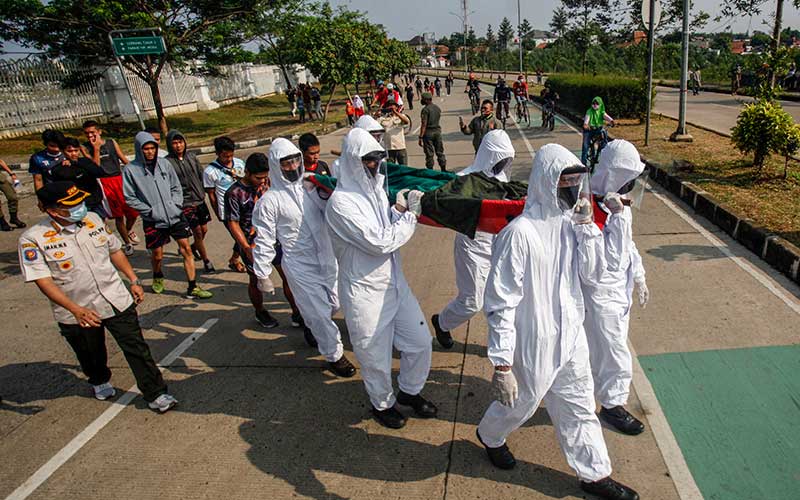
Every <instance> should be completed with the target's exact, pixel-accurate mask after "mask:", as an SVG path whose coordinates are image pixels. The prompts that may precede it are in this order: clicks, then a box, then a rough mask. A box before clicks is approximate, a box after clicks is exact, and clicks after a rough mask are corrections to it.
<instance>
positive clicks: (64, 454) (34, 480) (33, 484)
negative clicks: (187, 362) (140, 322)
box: [6, 318, 219, 500]
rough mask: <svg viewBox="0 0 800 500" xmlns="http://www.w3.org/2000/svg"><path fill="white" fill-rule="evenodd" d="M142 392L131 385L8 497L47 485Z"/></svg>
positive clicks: (165, 362)
mask: <svg viewBox="0 0 800 500" xmlns="http://www.w3.org/2000/svg"><path fill="white" fill-rule="evenodd" d="M217 321H219V319H218V318H210V319H208V320H207V321H206V322H205V323H203V325H202V326H200V328H198V329H197V330H195V331H194V332H193V333H192V334H191V335H189V336H188V337H187V338H185V339H184V340H183V342H181V343H180V344H179V345H178V346H177V347H176V348H175V349H173V350H172V351H171V352H170V353H169V354H167V355H166V356H164V358H163V359H162V360H161V361H160V362H159V363H158V364H159V366H162V367H165V366H169V365H170V364H172V363H173V362H174V361H175V360H176V359H178V358H179V357H180V356H181V355H182V354H183V353H184V352H186V350H187V349H189V347H191V346H192V345H193V344H194V343H195V342H197V340H198V339H199V338H200V337H202V336H203V335H204V334H205V333H206V332H208V330H210V329H211V327H212V326H214V325H215V324H216V323H217ZM139 394H140V392H139V389H138V388H137V387H136V385H134V386H132V387H131V388H130V389H128V390H127V392H125V394H123V395H122V396H120V398H119V399H118V400H116V401H114V402H113V403H111V406H110V407H109V408H108V409H106V411H104V412H103V413H101V414H100V416H99V417H97V418H96V419H95V420H94V421H93V422H92V423H90V424H89V425H88V426H86V428H85V429H83V430H82V431H81V432H80V433H79V434H78V435H77V436H75V437H74V438H73V439H72V441H70V442H69V443H67V445H66V446H64V447H63V448H61V450H59V451H58V453H56V454H55V455H54V456H53V457H52V458H51V459H50V460H48V461H47V462H46V463H45V464H44V465H42V466H41V467H40V468H39V470H37V471H36V472H34V473H33V475H32V476H31V477H29V478H28V479H27V480H26V481H25V482H24V483H22V484H21V485H20V486H19V487H18V488H17V489H16V490H14V491H13V492H12V493H11V494H10V495H8V496H7V497H6V500H23V499H25V498H28V496H30V495H31V493H33V492H34V491H36V489H37V488H39V486H41V485H42V484H44V482H45V481H47V480H48V479H49V478H50V476H52V475H53V474H54V473H55V472H56V471H57V470H58V469H60V468H61V466H62V465H64V464H65V463H67V461H68V460H69V459H70V458H72V457H73V456H74V455H75V454H76V453H77V452H78V451H80V449H81V448H83V446H84V445H85V444H86V443H88V442H89V441H91V440H92V438H93V437H95V436H96V435H97V434H98V433H99V432H100V431H101V430H103V428H104V427H105V426H106V425H108V423H109V422H111V421H112V420H113V419H114V417H116V416H117V415H119V414H120V412H122V410H124V409H125V408H126V407H127V406H128V405H129V404H130V403H131V401H133V400H134V399H135V398H136V396H138V395H139Z"/></svg>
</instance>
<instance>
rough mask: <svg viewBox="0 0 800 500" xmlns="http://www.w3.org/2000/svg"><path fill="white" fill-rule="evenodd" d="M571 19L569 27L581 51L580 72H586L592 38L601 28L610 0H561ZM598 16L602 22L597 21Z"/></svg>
mask: <svg viewBox="0 0 800 500" xmlns="http://www.w3.org/2000/svg"><path fill="white" fill-rule="evenodd" d="M561 3H562V4H563V6H564V8H565V9H566V11H567V17H568V18H569V19H572V22H571V23H570V26H569V29H570V31H571V32H572V33H573V35H574V39H575V44H576V46H577V48H578V50H579V51H580V53H581V73H586V58H587V55H588V51H589V47H590V45H591V44H592V40H593V39H594V38H595V37H596V36H598V35H599V34H600V33H601V31H602V30H603V27H604V26H608V24H606V23H605V17H606V16H607V14H608V11H609V7H610V0H561ZM598 17H600V18H601V19H602V20H603V21H604V22H603V23H601V22H599V21H598Z"/></svg>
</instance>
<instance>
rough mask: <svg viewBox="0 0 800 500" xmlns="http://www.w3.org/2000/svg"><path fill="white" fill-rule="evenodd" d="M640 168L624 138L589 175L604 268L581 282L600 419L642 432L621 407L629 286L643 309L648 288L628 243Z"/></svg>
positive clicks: (625, 387) (629, 373)
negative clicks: (597, 277)
mask: <svg viewBox="0 0 800 500" xmlns="http://www.w3.org/2000/svg"><path fill="white" fill-rule="evenodd" d="M643 171H644V164H643V163H642V162H641V160H640V159H639V152H638V151H636V147H635V146H634V145H633V144H631V143H630V142H628V141H624V140H619V139H618V140H615V141H611V142H609V143H608V145H607V146H606V147H605V148H603V151H602V152H601V153H600V158H599V160H598V163H597V166H596V167H595V170H594V174H593V175H592V180H591V187H592V193H593V194H594V196H595V200H597V205H596V207H597V209H598V210H602V211H603V213H602V214H599V215H605V216H606V220H605V225H604V227H603V236H604V240H605V248H606V251H605V255H606V260H607V266H608V267H607V270H606V271H607V272H606V273H605V274H604V275H603V279H602V280H601V281H600V283H596V284H586V285H584V297H585V299H586V322H585V327H586V336H587V339H588V342H589V355H590V359H591V364H592V375H593V376H594V389H595V395H596V397H597V400H598V402H599V403H600V406H601V408H600V413H599V416H600V420H602V421H604V422H605V423H606V424H608V425H610V426H612V427H614V428H616V429H617V430H619V431H620V432H622V433H625V434H629V435H636V434H641V433H642V432H643V431H644V424H643V423H642V422H641V421H639V420H638V419H637V418H636V417H634V416H633V415H631V414H630V413H629V412H628V411H627V410H626V409H625V408H624V406H625V404H626V403H627V402H628V394H629V393H630V386H631V378H632V377H633V365H632V359H631V352H630V350H629V349H628V325H629V322H630V312H631V306H632V305H633V291H634V287H635V288H636V289H637V294H638V299H639V304H640V305H641V306H642V307H644V306H645V305H646V304H647V301H648V300H649V296H650V292H649V291H648V289H647V283H646V281H645V271H644V266H643V265H642V257H641V256H640V255H639V251H638V250H637V249H636V244H635V243H634V242H633V227H632V225H633V213H632V212H631V207H630V201H629V200H628V199H626V198H627V195H628V193H630V191H631V190H632V188H633V186H634V185H635V183H636V182H637V178H639V177H640V176H641V174H642V172H643Z"/></svg>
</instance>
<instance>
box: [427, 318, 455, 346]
mask: <svg viewBox="0 0 800 500" xmlns="http://www.w3.org/2000/svg"><path fill="white" fill-rule="evenodd" d="M431 324H432V325H433V330H434V331H435V332H436V340H438V341H439V345H441V346H442V347H444V348H445V349H452V348H453V344H454V342H453V336H452V335H450V332H448V331H445V330H442V327H441V326H439V315H438V314H434V315H433V316H431Z"/></svg>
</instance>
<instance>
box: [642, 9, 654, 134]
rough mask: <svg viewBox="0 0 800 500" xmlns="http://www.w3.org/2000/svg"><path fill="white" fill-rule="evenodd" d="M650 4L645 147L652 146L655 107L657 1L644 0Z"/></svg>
mask: <svg viewBox="0 0 800 500" xmlns="http://www.w3.org/2000/svg"><path fill="white" fill-rule="evenodd" d="M644 1H645V2H650V10H649V16H648V17H649V19H648V20H647V118H646V120H645V126H644V145H645V146H649V145H650V108H652V107H653V50H654V47H655V39H656V34H655V33H654V31H655V28H656V27H655V24H656V21H655V16H656V2H655V0H644Z"/></svg>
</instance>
